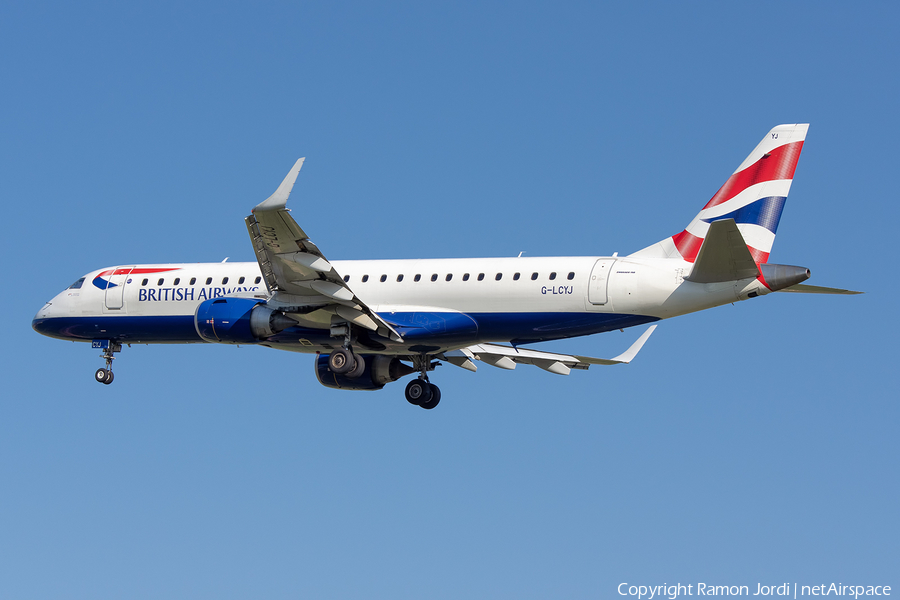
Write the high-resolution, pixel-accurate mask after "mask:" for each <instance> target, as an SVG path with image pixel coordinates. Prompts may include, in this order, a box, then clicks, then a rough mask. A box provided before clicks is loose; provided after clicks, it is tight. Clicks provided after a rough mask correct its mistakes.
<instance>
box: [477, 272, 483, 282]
mask: <svg viewBox="0 0 900 600" xmlns="http://www.w3.org/2000/svg"><path fill="white" fill-rule="evenodd" d="M478 281H484V273H479V274H478Z"/></svg>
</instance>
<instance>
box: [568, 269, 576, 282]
mask: <svg viewBox="0 0 900 600" xmlns="http://www.w3.org/2000/svg"><path fill="white" fill-rule="evenodd" d="M566 279H568V280H569V281H571V280H573V279H575V271H572V272H571V273H569V276H568V277H566Z"/></svg>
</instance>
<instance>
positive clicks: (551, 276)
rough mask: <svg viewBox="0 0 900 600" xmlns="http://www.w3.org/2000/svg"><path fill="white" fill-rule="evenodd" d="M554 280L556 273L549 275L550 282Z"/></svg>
mask: <svg viewBox="0 0 900 600" xmlns="http://www.w3.org/2000/svg"><path fill="white" fill-rule="evenodd" d="M554 279H556V272H553V273H550V281H553V280H554Z"/></svg>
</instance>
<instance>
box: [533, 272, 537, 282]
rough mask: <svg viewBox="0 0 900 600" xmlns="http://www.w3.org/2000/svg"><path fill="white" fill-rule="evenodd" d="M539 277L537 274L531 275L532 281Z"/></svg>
mask: <svg viewBox="0 0 900 600" xmlns="http://www.w3.org/2000/svg"><path fill="white" fill-rule="evenodd" d="M537 277H538V276H537V273H532V274H531V280H532V281H534V280H535V279H537Z"/></svg>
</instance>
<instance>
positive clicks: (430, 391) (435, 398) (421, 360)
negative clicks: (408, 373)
mask: <svg viewBox="0 0 900 600" xmlns="http://www.w3.org/2000/svg"><path fill="white" fill-rule="evenodd" d="M439 365H440V363H439V362H431V359H430V358H428V356H425V355H423V356H416V357H414V358H413V366H414V367H415V368H417V369H418V370H419V373H420V374H419V377H418V378H417V379H413V380H412V381H410V382H409V383H408V384H407V385H406V401H407V402H409V403H410V404H414V405H416V406H421V407H422V408H424V409H426V410H431V409H432V408H434V407H435V406H437V405H438V403H439V402H440V401H441V390H440V388H439V387H438V386H436V385H434V384H433V383H430V382H429V381H428V371H433V370H434V368H435V367H437V366H439Z"/></svg>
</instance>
